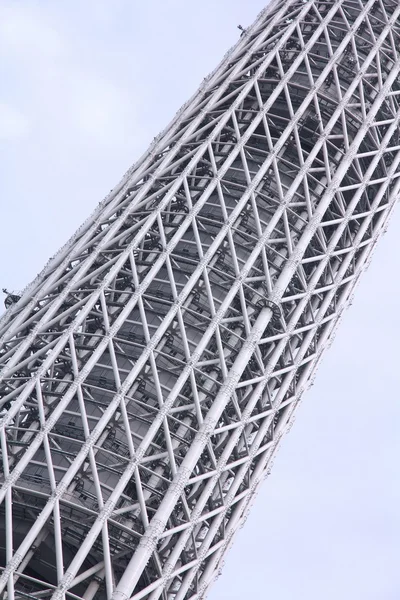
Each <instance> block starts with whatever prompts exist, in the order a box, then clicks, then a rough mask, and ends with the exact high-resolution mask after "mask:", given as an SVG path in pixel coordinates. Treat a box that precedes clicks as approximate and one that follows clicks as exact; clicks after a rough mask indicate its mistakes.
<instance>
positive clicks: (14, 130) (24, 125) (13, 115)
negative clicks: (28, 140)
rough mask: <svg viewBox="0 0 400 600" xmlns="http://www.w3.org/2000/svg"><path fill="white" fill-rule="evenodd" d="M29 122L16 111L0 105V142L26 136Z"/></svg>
mask: <svg viewBox="0 0 400 600" xmlns="http://www.w3.org/2000/svg"><path fill="white" fill-rule="evenodd" d="M29 129H30V123H29V120H28V119H27V117H26V116H25V115H23V114H22V113H20V112H19V111H18V110H17V109H15V108H14V107H12V106H9V105H7V104H0V140H8V141H12V140H16V139H20V138H23V137H25V136H26V135H28V133H29Z"/></svg>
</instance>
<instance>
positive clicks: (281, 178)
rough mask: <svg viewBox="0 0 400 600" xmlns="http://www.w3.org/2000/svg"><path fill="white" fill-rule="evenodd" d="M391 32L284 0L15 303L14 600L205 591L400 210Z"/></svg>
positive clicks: (340, 2) (5, 383)
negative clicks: (391, 220)
mask: <svg viewBox="0 0 400 600" xmlns="http://www.w3.org/2000/svg"><path fill="white" fill-rule="evenodd" d="M399 15H400V5H399V3H398V0H367V1H366V0H303V1H301V0H286V1H284V0H281V1H279V0H278V1H274V2H272V4H271V5H270V6H269V7H267V8H266V9H265V10H264V11H263V12H262V13H261V14H260V15H259V17H258V19H257V20H256V21H255V23H254V24H253V25H252V26H251V27H250V28H249V29H247V30H245V31H243V33H242V36H241V37H240V40H239V42H238V44H237V45H236V46H235V47H234V48H233V49H232V50H231V51H230V52H229V53H228V54H227V55H226V57H225V58H224V60H223V61H222V63H221V64H220V66H219V67H218V68H217V69H216V70H215V71H214V72H213V73H212V74H211V75H210V76H209V77H208V78H207V79H206V80H205V81H204V82H203V84H202V86H201V88H200V89H199V91H198V92H197V93H196V94H195V95H194V96H193V98H192V99H191V100H190V101H189V102H188V104H186V105H185V106H184V107H183V109H182V110H181V111H180V112H179V113H178V115H177V116H176V118H175V119H174V120H173V121H172V123H171V124H170V125H169V127H168V128H167V129H166V130H165V131H164V132H163V133H162V134H161V135H160V136H159V137H158V138H156V140H155V141H154V143H153V145H152V146H151V148H150V150H149V151H148V152H147V153H146V154H145V155H144V156H143V157H142V158H141V159H140V160H139V162H138V163H136V164H135V165H134V166H133V167H132V168H131V170H130V171H129V172H128V173H127V174H126V176H125V177H124V179H123V180H122V182H121V183H120V184H119V185H118V186H117V187H116V188H115V189H114V190H113V191H112V192H111V194H110V195H109V196H108V197H107V198H106V199H105V200H104V201H103V202H102V203H101V204H100V206H99V207H98V208H97V210H96V211H95V213H94V214H93V215H92V216H91V217H90V218H89V219H88V220H87V221H86V222H85V224H84V225H83V226H82V227H81V228H80V229H79V230H78V232H77V233H76V234H75V235H74V237H73V238H72V239H71V240H70V241H69V242H68V243H67V244H66V245H65V246H64V247H63V248H62V249H61V250H60V252H59V253H58V254H57V255H56V256H55V257H54V258H53V259H52V260H51V261H50V262H49V263H48V265H47V266H46V267H45V269H44V270H43V272H42V273H41V274H40V275H39V276H38V278H37V279H36V280H35V281H34V282H33V283H32V284H31V285H30V286H29V287H28V288H27V289H26V290H25V292H24V293H23V294H22V296H21V297H19V296H16V295H15V294H10V295H8V296H7V298H6V306H7V307H8V310H7V311H6V312H5V314H4V316H3V318H2V320H1V322H0V335H1V354H0V363H1V367H2V371H1V388H0V389H1V398H2V401H1V415H0V417H1V437H0V443H1V452H2V467H3V471H2V476H1V495H0V501H1V505H0V506H1V512H0V515H1V520H0V532H1V534H0V560H1V565H2V572H1V577H0V597H1V598H7V600H13V599H22V598H35V599H36V598H52V599H53V600H55V599H64V598H65V599H68V600H90V599H92V598H94V599H96V600H103V599H112V600H127V599H131V600H139V599H146V600H156V599H158V598H163V599H164V600H184V599H189V598H190V599H192V600H194V599H199V600H200V598H203V597H204V596H205V595H206V593H207V590H208V588H209V585H210V583H211V582H212V580H213V579H214V577H215V575H216V573H217V572H218V570H219V568H220V566H221V562H222V557H223V556H224V552H225V550H226V549H227V547H228V546H229V545H230V543H231V540H232V537H233V535H234V533H235V531H236V530H237V529H238V527H239V526H240V525H241V523H242V522H243V520H244V517H245V515H246V512H247V510H248V507H249V505H250V503H251V501H252V499H253V497H254V495H255V493H256V491H257V488H258V486H259V484H260V482H261V481H262V480H263V478H264V476H265V474H266V473H268V471H269V469H270V466H271V460H272V457H273V455H274V452H275V450H276V448H277V446H278V444H279V442H280V440H281V437H282V434H283V433H284V432H285V431H286V430H287V429H288V427H290V424H291V421H292V415H293V414H294V412H295V410H296V407H297V405H298V403H299V401H300V398H301V396H302V394H303V392H304V391H305V389H306V388H307V387H308V386H309V385H310V382H311V381H312V378H313V376H314V373H315V370H316V368H317V366H318V363H319V361H320V358H321V356H322V354H323V351H324V350H325V348H326V347H327V346H328V345H329V343H330V342H331V340H332V337H333V335H334V331H335V328H336V326H337V324H338V322H339V320H340V318H341V315H342V313H343V310H344V309H345V308H346V306H347V304H348V303H349V299H350V298H351V295H352V293H353V290H354V287H355V286H356V284H357V282H358V279H359V277H360V275H361V273H362V271H363V270H364V269H365V266H366V265H367V264H368V260H369V258H370V256H371V253H372V251H373V249H374V247H375V245H376V242H377V241H378V239H379V237H380V235H381V234H382V232H383V231H384V228H385V226H386V223H387V220H388V218H389V216H390V214H391V211H392V209H393V207H394V204H395V202H396V199H397V198H398V196H399V192H400V128H399V123H400V76H399V72H400V19H399Z"/></svg>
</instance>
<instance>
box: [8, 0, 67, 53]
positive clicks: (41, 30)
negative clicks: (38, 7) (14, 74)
mask: <svg viewBox="0 0 400 600" xmlns="http://www.w3.org/2000/svg"><path fill="white" fill-rule="evenodd" d="M0 45H1V47H2V48H3V50H5V51H6V52H7V54H9V55H12V56H14V57H17V58H20V59H22V60H23V61H28V62H33V61H35V60H37V59H38V58H41V57H47V58H51V59H54V58H55V57H57V56H59V55H60V53H61V52H62V50H63V47H64V44H63V40H62V37H61V36H60V34H59V32H58V31H57V30H56V28H55V27H53V26H52V25H51V24H50V23H46V21H45V19H44V18H43V15H41V14H40V12H37V13H35V10H34V9H33V10H32V7H29V6H26V5H24V6H22V5H18V4H16V3H6V4H5V5H3V6H1V7H0Z"/></svg>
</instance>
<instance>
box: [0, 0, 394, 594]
mask: <svg viewBox="0 0 400 600" xmlns="http://www.w3.org/2000/svg"><path fill="white" fill-rule="evenodd" d="M264 4H265V0H246V1H245V0H218V1H216V0H202V1H201V2H198V1H195V0H164V1H161V0H147V1H146V2H140V3H139V2H137V1H135V0H112V1H110V0H84V1H82V0H80V1H78V0H68V1H67V0H58V1H57V2H53V1H50V0H31V1H27V0H18V1H11V0H0V78H1V83H2V85H1V95H0V148H1V162H0V171H1V172H0V186H1V196H0V203H1V215H2V219H1V224H0V287H8V288H10V289H15V290H18V289H21V288H23V287H24V286H25V285H26V284H27V283H28V282H29V281H30V280H31V279H32V278H33V277H34V276H35V275H36V273H37V272H38V271H39V270H41V268H42V266H43V265H44V263H45V262H46V261H47V259H48V258H49V256H50V255H52V254H53V253H54V252H55V251H56V250H57V249H58V247H59V246H61V245H62V244H63V243H64V242H65V241H66V239H67V238H68V237H69V235H71V234H72V233H73V231H74V229H75V228H76V227H77V226H78V225H79V224H80V223H81V222H82V221H83V220H84V219H85V218H86V217H87V216H88V215H89V213H90V212H91V211H92V210H93V208H94V207H95V206H96V204H97V203H98V202H99V201H100V200H101V199H102V198H103V197H104V196H105V194H106V193H107V192H108V191H109V190H110V188H112V187H113V186H114V185H115V184H116V183H117V181H118V180H119V179H120V177H121V176H122V174H123V173H124V172H125V170H126V169H127V168H128V166H129V165H130V164H131V163H132V162H134V161H135V160H136V158H138V157H139V155H140V154H141V153H142V152H143V151H144V150H145V148H146V146H147V145H148V144H149V142H150V141H151V140H152V138H153V137H154V136H155V135H156V134H157V133H158V132H159V131H160V130H161V129H162V128H164V126H165V125H166V124H167V123H168V121H169V120H170V119H171V118H172V116H173V115H174V113H175V112H176V110H177V109H178V108H179V107H180V105H181V104H182V103H183V102H184V101H185V100H186V99H187V98H188V97H189V96H190V95H191V94H192V93H193V92H194V90H195V89H196V87H197V85H198V84H199V83H200V81H201V80H202V79H203V77H204V76H205V75H206V74H207V73H208V72H209V71H210V70H212V69H213V68H214V66H215V65H216V63H217V62H218V61H219V60H220V58H222V55H223V54H224V53H225V51H226V50H227V49H228V48H229V47H230V46H231V45H232V44H233V43H234V42H235V41H236V40H237V38H238V35H239V31H238V30H237V28H236V26H237V25H238V24H241V25H244V26H246V25H248V24H249V23H250V22H251V21H252V20H253V19H254V18H255V16H256V15H257V13H258V12H259V11H260V10H261V9H262V8H263V6H264ZM399 237H400V214H399V212H397V213H396V214H395V216H394V218H393V220H392V223H391V227H390V228H389V232H388V234H387V235H386V236H385V237H384V239H383V240H382V242H381V245H380V247H379V248H378V251H377V252H376V255H375V257H374V260H373V263H372V265H371V267H370V269H369V271H368V272H367V273H366V274H365V276H364V280H363V282H362V284H361V286H360V287H359V289H358V293H357V294H356V300H355V302H354V305H353V307H352V308H351V310H350V311H349V312H348V313H347V314H346V316H345V318H344V320H343V323H342V326H341V328H340V333H339V334H338V335H337V338H336V341H335V344H334V345H333V347H332V349H331V350H330V351H329V353H328V355H327V356H326V358H325V361H324V363H323V365H322V366H321V368H320V370H319V373H318V376H317V381H316V384H315V385H314V387H313V388H312V390H311V391H310V392H309V393H308V394H307V395H306V397H305V399H304V402H303V404H302V406H301V409H300V411H299V413H298V416H297V420H296V424H295V426H294V427H293V429H292V431H291V433H290V435H289V436H287V437H286V438H285V439H284V440H283V444H282V447H281V450H280V452H279V454H278V456H277V458H276V460H275V467H274V470H273V473H272V475H271V477H270V478H269V479H268V480H267V481H266V482H265V483H264V485H263V487H262V489H261V491H260V494H259V496H258V498H257V501H256V503H255V505H254V507H253V510H252V514H251V517H250V518H249V519H248V521H247V523H246V526H245V528H244V529H243V530H241V532H240V534H239V535H238V538H237V539H236V542H235V545H234V548H233V549H232V550H231V552H230V553H229V556H228V558H227V560H226V567H225V569H224V572H223V575H222V577H221V578H220V579H219V580H218V582H217V584H216V585H215V586H214V588H213V590H212V592H211V594H210V600H228V599H229V600H239V599H240V600H242V599H245V598H257V599H258V598H260V599H264V598H265V599H269V598H271V599H273V600H292V599H294V598H296V599H301V600H303V599H304V600H321V599H322V598H323V599H324V600H337V599H338V598H340V599H341V600H342V599H343V600H347V599H350V598H351V599H352V600H375V599H379V600H395V599H396V600H397V599H398V597H399V593H400V581H399V580H400V577H399V575H398V573H399V568H398V559H399V554H400V552H399V539H400V514H399V508H398V507H399V505H400V477H399V464H398V463H399V456H400V436H399V423H400V404H399V398H398V396H399V388H400V369H399V351H398V345H397V341H396V340H397V338H398V337H399V333H400V316H399V315H400V312H399V296H400V287H399V283H398V273H399V260H398V256H399Z"/></svg>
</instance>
